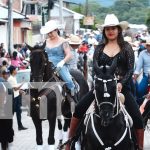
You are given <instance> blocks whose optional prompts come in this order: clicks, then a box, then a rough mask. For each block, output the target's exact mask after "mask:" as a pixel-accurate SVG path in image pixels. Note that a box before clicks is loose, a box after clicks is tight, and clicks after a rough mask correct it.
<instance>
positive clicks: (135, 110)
mask: <svg viewBox="0 0 150 150" xmlns="http://www.w3.org/2000/svg"><path fill="white" fill-rule="evenodd" d="M122 93H123V94H124V96H125V107H126V110H127V111H128V113H129V114H130V116H131V118H132V119H133V124H134V127H135V128H136V129H143V118H142V116H141V113H140V111H139V107H138V105H137V103H136V101H135V98H134V96H133V94H132V93H131V91H130V90H128V89H125V88H124V89H122ZM94 99H95V96H94V94H93V90H91V91H90V92H88V93H87V94H86V95H85V96H84V97H83V98H82V99H81V100H80V101H79V102H78V104H77V105H76V107H75V112H74V114H73V116H74V117H76V118H79V119H81V118H82V117H83V115H84V114H85V113H86V111H87V109H88V108H89V106H90V105H91V103H92V102H93V100H94Z"/></svg>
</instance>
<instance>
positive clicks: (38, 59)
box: [27, 42, 89, 150]
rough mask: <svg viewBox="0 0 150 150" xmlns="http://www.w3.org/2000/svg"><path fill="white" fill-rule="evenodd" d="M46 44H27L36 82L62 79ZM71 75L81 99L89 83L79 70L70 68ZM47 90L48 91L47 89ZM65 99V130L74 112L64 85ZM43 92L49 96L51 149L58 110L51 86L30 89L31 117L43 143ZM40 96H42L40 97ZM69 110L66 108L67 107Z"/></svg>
mask: <svg viewBox="0 0 150 150" xmlns="http://www.w3.org/2000/svg"><path fill="white" fill-rule="evenodd" d="M45 46H46V42H44V43H43V45H35V46H34V47H31V46H29V45H28V44H27V47H28V49H29V50H30V51H31V53H30V66H31V77H30V78H31V79H30V81H34V82H44V83H45V82H46V84H47V83H49V82H56V81H62V80H61V79H60V77H59V76H58V75H56V72H55V69H54V66H53V63H52V62H50V61H48V55H47V53H46V52H45ZM70 72H71V75H72V76H73V81H74V83H75V85H76V86H78V87H77V90H78V91H77V97H78V99H80V98H81V97H82V96H83V95H84V94H85V93H87V92H88V90H89V89H88V84H87V82H86V81H85V80H84V77H83V75H82V74H81V73H80V72H78V71H77V70H70ZM45 90H46V91H45ZM62 90H63V92H62V93H63V101H62V106H61V109H62V111H63V112H62V114H64V115H65V116H66V117H67V119H66V122H67V123H66V127H64V128H65V130H67V127H69V126H70V119H71V117H72V112H71V110H70V108H71V106H70V101H69V102H68V99H69V97H70V96H69V94H68V93H67V90H66V87H65V86H63V89H62ZM43 93H46V94H44V95H46V97H47V109H48V112H47V114H48V116H47V120H48V121H49V125H50V131H49V137H48V144H49V145H51V147H52V148H51V147H50V149H51V150H52V149H54V143H55V139H54V131H55V123H56V117H57V116H56V110H57V106H56V103H57V99H56V94H55V93H54V91H52V90H50V89H49V88H46V89H43V90H41V91H38V90H35V89H30V95H31V117H32V120H33V123H34V125H35V128H36V142H37V145H42V144H43V140H42V125H41V123H42V119H40V118H39V115H38V113H39V112H38V111H39V109H38V108H39V103H40V100H41V99H40V98H41V97H42V95H43ZM39 97H40V98H39ZM67 108H68V109H69V110H66V109H67ZM58 128H59V129H61V128H62V126H61V124H60V121H59V122H58Z"/></svg>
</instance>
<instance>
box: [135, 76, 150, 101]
mask: <svg viewBox="0 0 150 150" xmlns="http://www.w3.org/2000/svg"><path fill="white" fill-rule="evenodd" d="M147 87H148V76H146V75H145V74H143V78H142V80H141V82H140V83H137V82H136V93H137V102H138V103H141V101H143V98H142V97H143V96H144V95H145V94H147Z"/></svg>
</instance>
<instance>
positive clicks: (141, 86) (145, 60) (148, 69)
mask: <svg viewBox="0 0 150 150" xmlns="http://www.w3.org/2000/svg"><path fill="white" fill-rule="evenodd" d="M141 71H142V72H143V77H142V80H141V81H140V83H137V82H136V81H137V78H138V76H139V75H140V73H141ZM149 73H150V38H148V39H147V40H146V50H143V51H142V52H141V53H140V55H139V58H138V61H137V63H136V66H135V71H134V80H135V82H136V89H137V97H138V98H137V101H138V103H139V105H141V103H142V100H143V99H142V97H143V96H144V95H145V94H147V87H148V75H149Z"/></svg>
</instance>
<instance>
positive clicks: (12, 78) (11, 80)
mask: <svg viewBox="0 0 150 150" xmlns="http://www.w3.org/2000/svg"><path fill="white" fill-rule="evenodd" d="M8 82H9V83H10V85H11V86H12V88H15V87H18V86H19V85H18V83H17V79H16V77H15V76H12V75H10V77H9V78H8ZM13 91H14V98H15V97H17V96H19V90H17V91H15V90H13Z"/></svg>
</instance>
